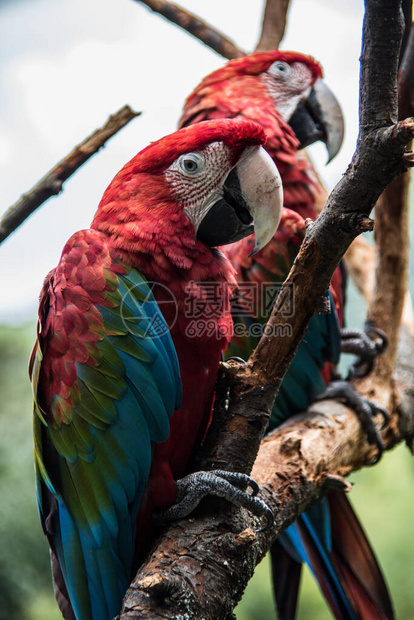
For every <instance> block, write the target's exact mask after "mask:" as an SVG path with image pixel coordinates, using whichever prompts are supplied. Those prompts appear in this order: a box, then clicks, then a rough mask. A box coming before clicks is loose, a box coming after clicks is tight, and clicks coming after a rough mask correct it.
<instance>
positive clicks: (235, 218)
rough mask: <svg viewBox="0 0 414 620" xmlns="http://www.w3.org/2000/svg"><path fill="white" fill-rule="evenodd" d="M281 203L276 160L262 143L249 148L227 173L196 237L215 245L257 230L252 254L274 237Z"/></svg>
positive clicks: (231, 241)
mask: <svg viewBox="0 0 414 620" xmlns="http://www.w3.org/2000/svg"><path fill="white" fill-rule="evenodd" d="M282 205H283V190H282V180H281V178H280V174H279V171H278V169H277V168H276V166H275V164H274V162H273V160H272V159H271V157H270V155H268V153H267V152H266V151H265V150H264V149H263V148H262V147H261V146H252V147H248V148H247V149H246V150H245V151H244V153H243V154H242V156H241V158H240V159H239V161H238V163H237V165H236V166H235V167H234V168H232V170H231V171H230V173H229V174H228V176H227V178H226V180H225V182H224V185H223V192H222V195H221V196H220V197H218V198H217V199H216V200H215V201H214V202H212V204H211V206H210V207H209V209H208V211H207V212H205V215H204V217H203V219H202V220H201V222H200V223H199V225H198V227H197V239H199V240H200V241H203V242H204V243H206V244H207V245H209V246H211V247H216V246H219V245H227V244H228V243H234V242H235V241H239V240H240V239H243V238H244V237H247V236H248V235H251V234H252V233H254V235H255V246H254V250H253V252H252V254H253V253H255V252H258V251H259V250H261V249H262V248H263V247H264V246H265V245H266V244H267V243H268V242H269V241H270V239H271V238H272V237H273V235H274V233H275V231H276V229H277V227H278V225H279V222H280V217H281V214H282Z"/></svg>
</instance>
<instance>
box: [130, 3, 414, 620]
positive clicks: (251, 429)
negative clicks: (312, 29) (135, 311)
mask: <svg viewBox="0 0 414 620" xmlns="http://www.w3.org/2000/svg"><path fill="white" fill-rule="evenodd" d="M400 9H401V3H400V2H396V1H395V0H394V1H392V2H391V1H390V0H366V15H365V20H364V36H363V51H362V57H361V108H360V135H359V138H358V144H357V150H356V152H355V154H354V157H353V159H352V162H351V164H350V165H349V167H348V169H347V171H346V173H345V174H344V176H343V178H342V179H341V181H340V182H339V183H338V185H337V186H336V187H335V189H334V190H333V192H332V193H331V195H330V197H329V199H328V202H327V204H326V206H325V208H324V209H323V211H322V213H321V215H320V216H319V217H318V219H317V221H316V222H315V223H314V224H312V225H311V226H309V228H308V231H307V235H306V238H305V241H304V243H303V245H302V248H301V251H300V253H299V257H298V259H297V261H296V263H295V265H294V267H293V268H292V270H291V272H290V274H289V276H288V279H287V282H286V283H285V289H284V290H286V287H288V286H291V285H293V287H294V289H293V290H294V303H295V309H296V312H295V316H294V322H291V319H289V318H287V317H285V316H284V314H283V308H284V303H285V299H284V295H283V289H282V292H281V293H280V295H279V298H278V301H277V303H276V307H275V309H274V311H273V314H272V317H271V319H270V325H274V326H283V325H286V324H287V323H289V324H290V327H291V329H292V334H293V335H292V338H291V339H287V338H278V339H277V338H275V337H274V336H272V335H270V334H269V335H264V336H263V338H262V340H261V341H260V344H259V346H258V347H257V349H256V351H255V352H254V354H253V355H252V356H251V358H250V359H249V360H248V362H247V364H245V365H242V366H239V365H237V364H235V363H229V364H226V365H224V369H225V375H226V376H227V379H228V381H229V383H230V394H229V395H228V394H227V392H226V389H225V388H222V387H221V388H220V391H219V394H218V404H219V407H218V410H219V413H221V414H222V415H221V417H222V420H221V421H220V424H221V427H220V435H219V436H218V434H217V428H216V425H213V427H212V431H211V435H212V437H213V438H212V439H210V441H207V442H206V446H205V448H204V450H205V451H204V453H203V454H202V456H201V457H200V459H199V461H198V464H199V465H200V464H201V465H202V466H203V467H206V468H214V467H220V468H229V467H231V468H232V469H237V470H238V471H244V472H246V473H247V472H249V471H250V468H251V466H252V464H253V461H254V458H255V455H256V452H257V449H258V446H259V442H260V439H261V434H262V432H263V430H264V428H265V426H266V423H267V420H268V416H269V411H270V407H271V404H272V402H273V399H274V396H275V394H276V392H277V389H278V387H279V385H280V382H281V380H282V377H283V375H284V373H285V371H286V369H287V367H288V364H289V363H290V360H291V359H292V357H293V355H294V353H295V349H296V346H297V344H298V342H299V341H300V339H301V338H302V336H303V335H304V333H305V330H306V327H307V324H308V321H309V319H310V317H311V316H312V314H313V312H314V311H315V308H316V307H317V305H318V301H319V300H320V298H321V296H322V294H323V293H324V291H325V290H326V289H327V288H328V285H329V281H330V278H331V276H332V273H333V271H334V269H335V267H336V265H337V264H338V262H339V260H340V259H341V257H342V256H343V254H344V252H345V251H346V249H347V247H348V246H349V244H350V243H351V242H352V240H353V239H354V238H355V236H356V235H357V234H359V233H360V232H362V231H364V230H371V229H372V224H373V223H372V220H370V218H369V214H370V212H371V210H372V208H373V206H374V205H375V203H376V201H377V199H378V197H379V196H380V194H381V192H382V191H383V190H384V188H385V186H386V185H387V184H388V183H390V182H391V181H394V180H395V179H396V178H397V177H398V176H399V175H400V174H401V173H402V172H404V171H405V170H406V169H407V167H409V166H412V165H413V155H412V154H411V153H406V152H405V147H406V145H407V144H408V143H409V142H410V141H411V139H412V137H413V135H414V122H413V120H412V119H407V120H404V121H402V122H399V123H397V96H396V93H397V88H396V85H397V71H398V57H399V44H400V40H401V37H402V35H403V19H402V14H401V10H400ZM402 254H404V253H402ZM388 263H389V261H388ZM386 269H387V270H389V264H388V266H386ZM403 271H404V270H403ZM403 276H404V273H402V274H401V279H403ZM403 290H404V289H403ZM389 300H390V298H389V297H388V299H387V300H386V301H385V302H381V303H388V302H389ZM411 350H412V349H411ZM392 355H394V351H393V350H391V351H390V356H392ZM402 370H403V372H404V370H405V371H406V370H407V366H405V367H404V365H402ZM412 370H413V369H412V365H411V369H409V370H408V372H406V373H405V375H404V374H401V375H400V376H401V377H402V379H403V381H405V383H404V385H402V384H401V385H400V386H399V387H400V388H402V387H405V388H407V389H406V394H405V397H408V398H409V397H410V396H412V393H413V392H412V387H413V386H412V383H413V378H412V377H413V374H412ZM374 374H375V373H374ZM380 383H381V381H380V379H379V378H378V377H375V379H374V380H373V382H372V383H371V385H370V386H369V390H370V391H371V392H374V394H375V396H377V397H378V399H379V400H380V402H382V403H384V401H385V402H386V403H387V404H391V405H392V408H391V411H392V420H391V424H390V425H389V427H388V428H387V429H386V430H385V431H384V437H383V438H384V442H385V444H386V446H387V447H391V446H392V445H394V444H395V442H396V441H399V440H400V439H401V437H403V436H405V437H410V436H412V435H413V432H414V421H413V409H412V407H411V408H410V406H407V402H408V403H409V400H408V401H407V398H406V399H405V401H404V400H401V401H400V408H399V410H397V400H399V397H398V395H397V393H396V392H395V390H394V382H393V381H391V380H390V381H388V384H387V390H384V389H380V388H381V387H382V386H381V385H380ZM365 388H366V389H368V387H367V386H365ZM227 399H229V404H228V407H227V406H225V405H224V404H223V402H227ZM220 405H221V408H220ZM314 410H315V411H316V413H315V415H314V416H309V415H308V414H307V415H306V417H302V418H301V419H300V420H298V419H296V420H290V421H289V423H288V424H286V425H284V426H283V427H281V428H279V429H277V431H275V432H274V433H272V435H270V436H269V437H267V438H266V440H265V441H264V442H263V443H262V447H261V449H260V452H259V456H258V459H257V460H256V464H255V467H254V470H253V475H254V476H255V477H256V479H257V480H258V482H259V483H260V484H261V485H263V486H264V490H263V491H262V497H264V498H265V499H266V501H267V502H268V504H269V505H270V506H271V507H272V508H273V509H274V510H275V513H276V517H275V522H274V524H273V526H272V527H270V528H269V529H268V530H267V531H266V532H263V533H257V532H255V531H254V530H253V529H252V519H251V517H249V516H248V515H246V514H244V513H243V512H242V511H236V510H234V509H232V508H226V509H224V508H222V507H221V508H220V507H218V506H217V503H216V502H208V505H207V506H205V505H204V507H201V508H200V510H199V511H198V516H197V517H194V518H191V519H188V520H186V521H183V522H178V523H176V524H174V525H173V526H171V527H169V528H168V529H167V531H166V532H164V534H163V535H162V536H161V537H160V539H159V540H158V542H157V544H156V545H155V547H154V549H153V552H152V554H151V555H150V556H149V557H148V559H147V561H146V562H145V564H144V565H143V566H142V567H141V569H140V571H139V572H138V574H137V577H136V579H135V580H134V582H133V584H132V585H131V588H130V590H129V591H128V593H127V595H126V597H125V600H124V606H123V610H122V612H121V615H120V618H121V619H122V620H124V619H126V618H128V619H129V620H131V619H133V618H146V619H155V618H178V617H185V618H194V619H195V618H197V619H201V618H206V619H211V620H213V619H214V620H220V619H223V620H224V619H228V618H230V617H231V613H232V610H233V608H234V606H235V604H236V603H237V602H238V600H239V598H240V596H241V594H242V592H243V590H244V588H245V586H246V584H247V582H248V580H249V579H250V577H251V575H252V573H253V570H254V566H255V565H256V564H257V562H258V561H260V559H261V558H262V557H263V555H264V554H265V553H266V551H267V550H268V549H269V547H270V544H271V542H272V541H273V540H274V539H275V538H276V537H277V536H278V535H279V534H280V533H281V532H282V531H283V529H285V528H286V527H287V525H289V524H290V523H291V521H292V520H293V519H294V518H295V517H296V516H297V515H298V514H299V513H300V512H302V511H303V510H305V509H306V508H307V507H309V505H311V504H312V503H314V502H315V501H317V500H318V499H319V498H320V497H321V496H322V495H323V494H324V493H326V492H327V490H329V489H330V488H332V487H333V488H337V487H339V488H346V487H347V485H346V482H345V481H344V480H343V478H342V476H343V475H345V474H347V473H349V471H351V470H354V469H356V468H358V467H360V466H362V465H363V464H366V463H367V462H368V461H369V460H370V459H371V457H372V448H370V446H367V444H366V442H365V440H364V438H363V436H362V434H361V429H360V425H359V423H358V421H357V420H356V418H355V416H353V415H352V414H351V413H350V412H349V410H347V409H346V408H343V407H341V406H340V405H339V404H335V403H334V402H333V401H330V402H329V401H326V402H325V403H324V404H323V403H319V404H318V405H317V406H315V407H314ZM324 410H325V411H324ZM402 411H404V415H400V414H401V412H402ZM322 413H324V414H325V415H321V414H322ZM206 452H207V454H206ZM200 514H201V515H202V516H199V515H200Z"/></svg>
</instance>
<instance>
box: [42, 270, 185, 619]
mask: <svg viewBox="0 0 414 620" xmlns="http://www.w3.org/2000/svg"><path fill="white" fill-rule="evenodd" d="M118 281H119V287H118V290H115V291H113V292H112V293H111V296H110V299H111V302H112V304H113V307H112V308H108V307H100V306H99V307H97V309H98V310H99V312H100V313H101V316H102V319H103V322H104V326H105V329H106V330H107V331H106V335H104V337H103V338H102V336H101V337H100V339H99V338H98V339H97V341H96V342H95V345H94V346H95V352H94V353H93V356H94V360H95V362H96V363H95V365H89V364H84V363H77V364H76V371H77V386H78V390H79V391H78V398H77V400H76V402H74V404H73V407H72V411H70V412H69V419H68V420H66V417H67V416H66V411H64V414H65V416H66V417H65V420H64V421H63V422H61V423H60V422H59V423H58V424H56V425H55V426H53V425H52V424H48V425H46V426H45V425H44V424H42V422H41V412H40V411H38V410H37V409H35V410H36V416H35V437H37V442H36V450H37V457H36V458H37V459H38V467H37V472H38V473H37V476H38V481H37V486H38V489H39V493H38V497H39V511H40V513H41V515H42V519H43V521H44V522H45V523H46V522H47V523H49V529H50V528H51V530H53V533H51V532H49V537H50V539H51V544H52V546H53V549H54V552H55V555H56V557H57V558H58V562H59V565H60V570H61V572H62V575H63V577H64V580H65V584H66V588H67V590H68V592H69V595H70V599H71V604H72V606H73V609H74V613H75V615H76V617H77V618H78V619H80V620H87V619H88V620H89V619H91V618H92V619H93V620H98V619H99V620H103V619H104V618H112V617H114V616H115V615H116V614H117V613H118V612H119V609H120V605H121V601H122V597H123V595H124V593H125V590H126V588H127V586H128V584H129V581H130V570H131V566H132V560H133V550H134V536H135V520H136V515H137V512H138V508H139V504H140V501H141V498H142V494H143V492H144V489H145V485H146V482H147V479H148V476H149V471H150V467H151V459H152V447H153V443H154V442H159V441H164V440H165V439H167V437H168V434H169V419H170V417H171V416H172V414H173V412H174V410H175V409H177V408H179V406H180V403H181V392H182V388H181V378H180V373H179V365H178V359H177V355H176V352H175V349H174V346H173V343H172V340H171V336H170V334H169V331H168V329H167V327H166V325H165V323H164V325H163V324H162V322H163V321H164V319H163V318H162V315H161V313H160V310H159V308H158V306H157V304H156V302H155V299H154V298H153V296H152V293H151V290H150V288H149V287H148V285H147V283H146V282H145V280H144V279H143V278H142V276H141V275H140V274H138V272H134V271H133V270H132V271H131V272H130V273H129V274H127V275H126V276H119V278H118ZM155 318H156V319H157V325H158V330H156V331H151V330H150V331H148V326H150V327H151V326H152V324H153V321H154V319H155ZM160 325H161V331H160V330H159V326H160ZM163 328H164V329H163ZM42 429H43V430H42ZM44 433H46V434H47V435H48V437H49V440H48V443H47V450H46V449H44V446H43V443H44V440H43V439H42V438H41V436H42V434H43V437H45V435H44ZM52 463H54V465H53V467H52ZM56 463H58V469H57V470H56V467H55V465H56ZM48 467H51V468H52V469H53V472H52V473H51V472H49V471H48ZM50 475H52V477H51V478H50ZM43 484H46V486H47V488H48V489H49V491H50V493H51V494H53V495H54V496H55V498H56V500H50V499H49V500H47V499H46V500H45V495H44V494H43V493H42V485H43ZM45 501H46V505H44V502H45Z"/></svg>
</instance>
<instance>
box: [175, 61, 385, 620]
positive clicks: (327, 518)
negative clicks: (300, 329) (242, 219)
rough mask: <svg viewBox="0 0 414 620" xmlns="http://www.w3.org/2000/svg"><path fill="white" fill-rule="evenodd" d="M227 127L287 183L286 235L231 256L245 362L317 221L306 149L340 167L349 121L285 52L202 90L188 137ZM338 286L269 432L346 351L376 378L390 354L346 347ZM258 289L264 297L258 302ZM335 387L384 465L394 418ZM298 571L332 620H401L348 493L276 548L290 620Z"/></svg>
mask: <svg viewBox="0 0 414 620" xmlns="http://www.w3.org/2000/svg"><path fill="white" fill-rule="evenodd" d="M223 117H227V118H244V119H249V120H254V121H256V122H258V123H259V124H260V125H261V126H262V127H263V129H264V131H265V132H266V135H267V142H266V146H265V148H266V150H267V151H268V153H269V154H270V156H271V157H272V159H273V161H274V162H275V163H276V165H277V167H278V169H279V171H280V174H281V178H282V182H283V190H284V210H283V215H282V220H281V225H280V227H279V229H278V231H277V232H276V233H275V235H274V237H273V239H272V241H271V242H270V243H269V244H268V245H267V246H266V248H264V249H263V250H262V251H261V252H259V253H257V254H256V255H255V256H253V257H249V253H250V252H251V250H252V249H253V246H252V244H251V243H250V241H249V240H248V239H244V240H242V241H240V242H239V243H237V244H234V245H232V246H229V248H228V249H227V254H228V256H229V257H230V259H231V261H232V262H233V264H234V266H235V267H236V270H237V278H238V281H239V285H240V289H239V296H238V299H237V304H236V309H237V310H236V316H235V330H236V328H240V327H244V330H240V329H237V333H236V336H237V337H235V338H234V340H233V342H232V344H231V346H230V347H229V349H228V353H229V354H231V355H237V356H242V357H243V358H244V359H247V357H248V356H249V355H250V353H251V352H252V351H253V349H254V348H255V346H256V344H257V341H258V337H259V334H258V330H257V323H259V324H265V323H266V321H267V318H268V315H269V311H270V309H271V308H269V307H268V305H267V304H266V287H267V293H269V296H268V298H272V296H273V299H274V290H275V289H276V288H277V286H280V285H281V283H282V282H283V281H284V279H285V278H286V276H287V275H288V273H289V271H290V268H291V266H292V264H293V261H294V259H295V257H296V255H297V252H298V250H299V246H300V243H301V240H302V239H303V236H304V232H305V221H304V218H312V219H315V217H316V215H317V214H316V211H315V208H314V204H315V196H316V194H317V192H318V178H317V176H316V174H315V172H314V170H313V168H312V166H311V165H310V163H309V160H308V159H307V158H306V157H304V156H303V155H301V154H300V152H299V149H300V148H302V147H305V146H308V145H309V144H312V143H313V142H315V141H316V140H323V141H324V142H325V143H326V146H327V150H328V156H329V160H330V159H332V158H333V157H334V156H335V155H336V153H337V152H338V150H339V148H340V146H341V142H342V136H343V121H342V116H341V111H340V108H339V105H338V103H337V101H336V99H335V98H334V96H333V95H332V93H331V92H330V91H329V90H328V88H327V87H326V86H325V84H324V82H323V81H322V69H321V67H320V65H319V64H318V63H317V62H316V61H315V60H314V59H313V58H311V57H309V56H303V55H302V54H297V53H294V52H282V51H278V50H274V51H271V52H262V53H256V54H252V55H251V56H246V57H244V58H239V59H237V60H232V61H230V62H229V63H227V64H226V65H225V66H224V67H222V68H221V69H218V70H217V71H214V72H213V73H212V74H210V75H208V76H207V77H206V78H204V79H203V81H202V82H201V83H200V84H199V85H198V86H197V87H196V88H195V90H194V91H193V93H192V94H191V95H190V96H189V97H188V99H187V101H186V103H185V106H184V110H183V114H182V117H181V120H180V126H186V125H190V124H193V123H198V122H200V121H205V120H206V119H213V118H214V119H218V118H223ZM341 280H342V276H341V270H340V268H338V269H337V270H336V272H335V274H334V277H333V279H332V283H331V287H330V290H329V291H328V293H327V296H328V297H329V298H330V300H331V308H332V312H331V313H330V314H328V315H317V314H315V315H314V316H313V317H312V319H311V321H310V323H309V327H308V331H307V333H306V335H305V337H304V339H303V341H302V342H301V343H300V345H299V347H298V350H297V353H296V356H295V358H294V360H293V361H292V363H291V365H290V367H289V369H288V371H287V373H286V375H285V377H284V380H283V382H282V385H281V387H280V391H279V394H278V396H277V398H276V400H275V403H274V407H273V412H272V416H271V419H270V424H269V430H271V429H273V428H275V427H276V426H278V425H279V424H280V423H282V422H283V421H284V420H286V419H287V418H288V417H289V416H291V415H293V414H295V413H298V412H300V411H304V410H306V409H307V408H308V406H309V405H310V404H311V403H312V402H313V401H314V400H315V398H317V397H320V396H321V395H323V394H328V392H327V383H329V381H330V380H331V379H332V378H333V377H335V374H334V369H335V366H336V364H337V362H338V359H339V353H340V351H341V349H342V351H344V350H346V351H347V352H356V353H357V354H359V355H360V358H361V359H360V364H358V365H357V366H356V372H359V373H361V372H362V371H363V370H364V367H367V368H369V367H370V366H371V367H372V360H373V358H374V356H375V354H376V353H377V352H378V351H379V350H380V348H381V347H382V344H383V343H382V342H381V344H380V345H377V344H376V343H373V342H372V341H370V340H369V339H368V338H367V337H366V336H365V334H361V340H362V342H361V344H362V349H361V347H360V346H359V345H358V342H357V341H356V340H355V336H356V335H357V333H356V332H351V331H346V332H345V334H344V336H345V338H344V339H342V343H341V331H340V327H341V326H342V321H343V296H342V282H341ZM251 285H256V291H255V292H254V293H252V292H251V288H249V287H251ZM272 287H273V290H272ZM254 294H256V299H254V297H253V295H254ZM292 312H293V313H294V308H292ZM236 322H237V323H238V325H237V324H236ZM252 328H255V329H254V330H253V329H252ZM376 331H377V330H373V332H374V333H376ZM331 385H335V389H331V387H329V388H328V389H329V391H330V394H332V395H334V394H337V393H338V392H337V389H336V388H338V387H339V390H340V392H339V393H340V395H342V396H343V395H344V393H343V391H344V390H345V396H346V397H347V399H348V402H350V404H351V405H353V406H354V408H355V410H356V411H357V412H358V414H359V415H360V418H361V421H362V422H363V424H364V428H365V429H366V431H367V434H368V438H369V440H370V441H372V442H373V443H375V444H376V445H377V446H378V449H379V453H381V451H382V443H381V439H380V437H379V435H378V432H377V431H376V429H375V425H374V424H373V423H372V418H371V416H372V414H375V413H378V412H379V413H382V414H383V415H384V418H385V419H386V412H383V411H382V410H379V408H376V407H375V406H372V404H371V403H367V402H366V401H362V400H360V399H357V395H356V394H355V393H353V392H352V391H351V392H350V391H349V389H348V386H349V384H346V383H345V382H336V384H331ZM302 562H307V563H308V565H309V566H310V568H311V570H312V572H313V573H314V575H315V578H316V579H317V581H318V584H319V586H320V588H321V590H322V592H323V594H324V596H325V598H326V600H327V602H328V604H329V605H330V607H331V609H332V612H333V613H334V615H335V617H336V618H340V619H350V620H355V619H357V618H364V619H371V618H382V619H385V618H392V617H393V612H392V606H391V602H390V599H389V596H388V593H387V589H386V586H385V583H384V580H383V578H382V575H381V572H380V570H379V567H378V564H377V562H376V560H375V557H374V554H373V552H372V550H371V548H370V545H369V543H368V541H367V539H366V537H365V534H364V532H363V531H362V529H361V526H360V525H359V523H358V520H357V518H356V516H355V514H354V512H353V510H352V507H351V505H350V503H349V502H348V500H347V498H346V496H345V495H344V494H343V493H336V492H335V493H333V492H332V493H330V494H329V496H328V497H327V498H326V499H325V500H324V501H322V502H321V503H320V504H318V505H316V506H314V507H313V508H312V509H311V510H310V511H308V512H306V513H305V514H303V515H301V517H300V518H299V519H298V520H297V521H296V522H295V523H294V524H293V525H292V526H291V527H290V528H288V530H287V531H286V532H285V533H284V534H283V536H282V537H280V539H279V540H278V541H276V543H275V545H274V546H273V549H272V565H273V576H274V590H275V595H276V602H277V607H278V611H279V617H280V618H281V619H283V620H288V619H291V618H293V617H294V616H295V610H296V602H297V595H298V587H299V579H300V573H301V563H302Z"/></svg>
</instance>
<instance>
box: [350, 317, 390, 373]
mask: <svg viewBox="0 0 414 620" xmlns="http://www.w3.org/2000/svg"><path fill="white" fill-rule="evenodd" d="M387 346H388V338H387V336H386V334H385V333H384V332H383V331H382V330H381V329H378V328H377V327H374V325H373V323H372V321H370V320H368V321H366V322H365V326H364V331H361V330H357V329H342V330H341V351H342V353H352V354H353V355H356V356H357V359H356V361H355V363H354V364H353V365H352V367H351V368H350V370H349V374H348V379H352V378H355V377H358V378H362V377H366V376H367V375H369V373H370V372H371V371H372V369H373V367H374V362H375V359H376V357H377V355H379V354H380V353H383V352H384V351H385V349H386V348H387Z"/></svg>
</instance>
